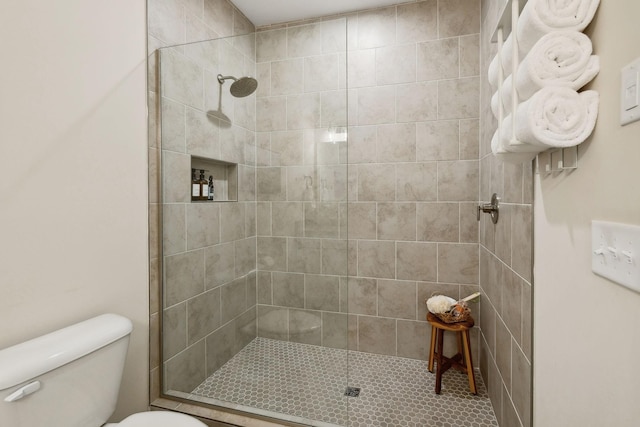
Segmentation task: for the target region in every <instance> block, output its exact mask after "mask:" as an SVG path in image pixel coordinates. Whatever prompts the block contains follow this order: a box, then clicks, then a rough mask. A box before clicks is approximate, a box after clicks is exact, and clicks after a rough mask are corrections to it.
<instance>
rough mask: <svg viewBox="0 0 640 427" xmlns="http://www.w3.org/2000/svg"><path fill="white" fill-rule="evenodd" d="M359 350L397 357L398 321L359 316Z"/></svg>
mask: <svg viewBox="0 0 640 427" xmlns="http://www.w3.org/2000/svg"><path fill="white" fill-rule="evenodd" d="M358 350H360V351H364V352H367V353H376V354H387V355H389V356H395V355H396V320H395V319H385V318H382V317H369V316H358Z"/></svg>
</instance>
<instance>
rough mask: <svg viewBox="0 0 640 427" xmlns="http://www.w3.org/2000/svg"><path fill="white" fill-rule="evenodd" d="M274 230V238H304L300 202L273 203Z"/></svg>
mask: <svg viewBox="0 0 640 427" xmlns="http://www.w3.org/2000/svg"><path fill="white" fill-rule="evenodd" d="M271 209H272V214H273V224H272V230H273V235H274V236H289V237H302V235H303V222H302V221H303V220H302V218H303V215H302V203H300V202H273V203H272V204H271Z"/></svg>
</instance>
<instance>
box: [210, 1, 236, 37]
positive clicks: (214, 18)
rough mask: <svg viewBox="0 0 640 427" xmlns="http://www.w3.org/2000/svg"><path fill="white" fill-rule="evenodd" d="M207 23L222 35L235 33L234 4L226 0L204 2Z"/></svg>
mask: <svg viewBox="0 0 640 427" xmlns="http://www.w3.org/2000/svg"><path fill="white" fill-rule="evenodd" d="M203 19H204V22H205V24H207V25H208V26H209V27H211V28H215V29H216V31H217V33H218V34H219V36H220V37H227V36H230V35H232V34H233V6H232V5H231V3H230V2H228V1H226V0H208V1H205V2H204V15H203Z"/></svg>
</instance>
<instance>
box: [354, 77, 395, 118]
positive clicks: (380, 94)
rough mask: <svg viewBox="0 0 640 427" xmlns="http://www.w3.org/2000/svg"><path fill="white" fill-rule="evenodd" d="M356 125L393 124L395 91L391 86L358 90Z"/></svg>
mask: <svg viewBox="0 0 640 427" xmlns="http://www.w3.org/2000/svg"><path fill="white" fill-rule="evenodd" d="M357 104H358V118H357V124H358V125H374V124H384V123H393V122H394V121H395V118H396V111H395V104H396V90H395V87H393V86H379V87H368V88H361V89H358V92H357Z"/></svg>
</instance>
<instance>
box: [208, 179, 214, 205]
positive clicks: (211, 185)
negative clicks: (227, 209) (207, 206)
mask: <svg viewBox="0 0 640 427" xmlns="http://www.w3.org/2000/svg"><path fill="white" fill-rule="evenodd" d="M214 193H215V188H213V176H211V175H209V200H213V195H214Z"/></svg>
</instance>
